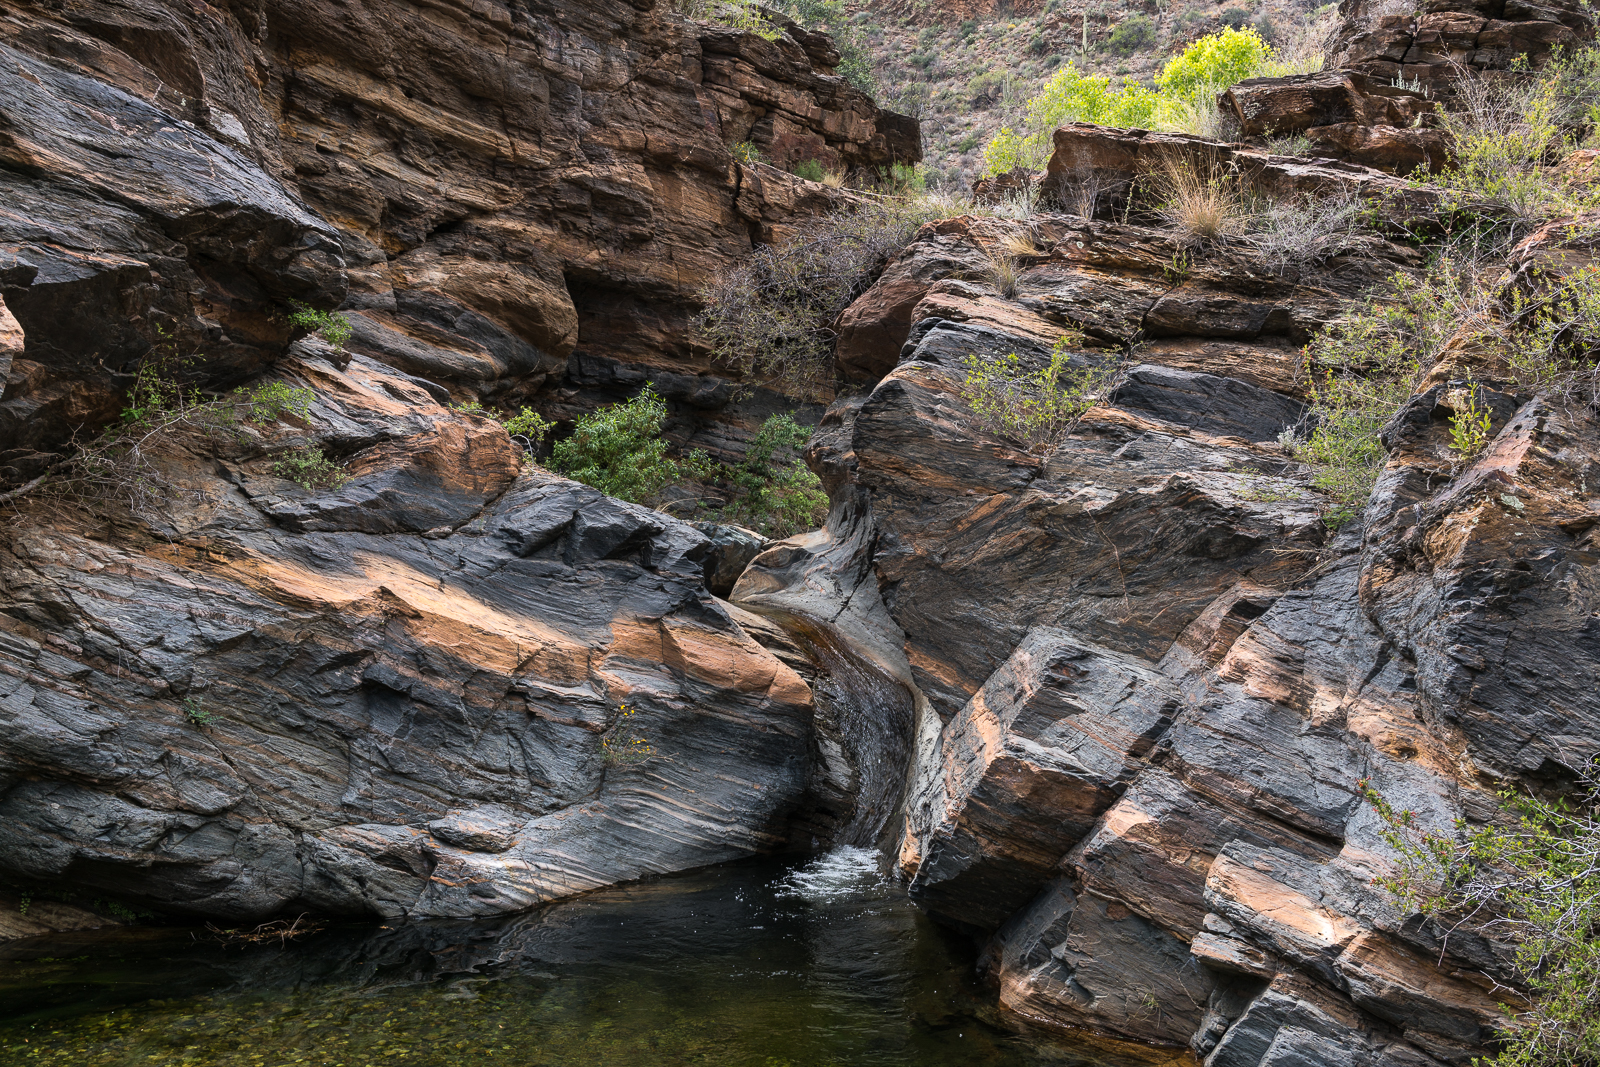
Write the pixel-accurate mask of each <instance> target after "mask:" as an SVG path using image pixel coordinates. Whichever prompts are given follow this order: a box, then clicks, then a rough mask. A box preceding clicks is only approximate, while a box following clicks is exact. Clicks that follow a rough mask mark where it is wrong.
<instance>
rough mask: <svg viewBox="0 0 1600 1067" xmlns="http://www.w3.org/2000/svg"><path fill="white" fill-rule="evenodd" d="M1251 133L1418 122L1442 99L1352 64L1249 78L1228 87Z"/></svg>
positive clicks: (1230, 102)
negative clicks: (1381, 78)
mask: <svg viewBox="0 0 1600 1067" xmlns="http://www.w3.org/2000/svg"><path fill="white" fill-rule="evenodd" d="M1219 103H1220V104H1221V105H1222V106H1224V107H1227V108H1230V109H1231V110H1232V111H1233V113H1234V115H1235V116H1236V117H1237V118H1238V120H1239V130H1240V132H1241V133H1242V134H1243V135H1244V136H1246V137H1277V136H1283V135H1285V134H1291V133H1302V132H1304V131H1306V130H1309V129H1311V128H1312V127H1315V126H1333V125H1337V124H1339V123H1345V122H1353V123H1355V124H1356V125H1358V126H1395V127H1400V128H1406V127H1411V126H1416V125H1418V124H1419V121H1420V120H1422V119H1424V118H1425V117H1431V116H1432V115H1433V113H1434V112H1435V110H1436V109H1437V107H1438V105H1437V104H1436V103H1435V102H1434V101H1432V100H1429V99H1428V98H1427V97H1425V96H1423V95H1422V94H1421V93H1419V92H1412V91H1411V90H1409V89H1401V88H1397V87H1396V86H1393V85H1390V84H1388V83H1385V82H1379V81H1378V80H1377V79H1375V78H1370V77H1368V76H1367V75H1365V74H1361V73H1359V72H1357V71H1349V70H1324V71H1318V72H1317V73H1315V74H1291V75H1289V76H1287V77H1282V78H1248V79H1246V80H1244V81H1242V82H1239V83H1238V84H1237V85H1234V86H1233V87H1232V88H1230V89H1228V91H1227V92H1225V93H1223V94H1222V96H1221V97H1220V99H1219Z"/></svg>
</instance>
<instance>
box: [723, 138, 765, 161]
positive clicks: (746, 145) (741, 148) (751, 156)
mask: <svg viewBox="0 0 1600 1067" xmlns="http://www.w3.org/2000/svg"><path fill="white" fill-rule="evenodd" d="M728 153H729V154H730V155H732V156H733V158H734V159H736V160H738V161H739V162H740V163H765V162H766V161H767V155H766V153H765V152H763V151H761V149H759V148H757V147H756V146H755V145H754V144H752V143H751V142H749V141H735V142H734V143H733V144H732V145H729V146H728Z"/></svg>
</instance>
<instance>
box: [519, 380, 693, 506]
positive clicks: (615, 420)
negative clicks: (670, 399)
mask: <svg viewBox="0 0 1600 1067" xmlns="http://www.w3.org/2000/svg"><path fill="white" fill-rule="evenodd" d="M666 419H667V402H666V401H665V400H663V399H662V398H661V397H660V395H659V394H657V393H656V391H655V390H654V389H652V388H651V387H650V386H648V385H647V386H645V388H644V390H643V391H642V392H640V393H639V395H638V396H636V397H634V398H633V399H632V400H629V401H627V402H626V403H623V404H612V405H610V406H609V407H604V408H601V409H599V410H598V411H593V412H590V413H589V414H588V415H585V416H583V417H582V418H580V419H579V420H578V421H577V424H576V425H575V427H574V428H573V432H572V436H570V437H568V438H566V439H565V440H563V441H557V442H556V445H555V449H554V452H553V453H552V456H551V462H550V466H551V469H552V470H555V471H557V472H558V473H560V474H564V475H566V476H567V477H569V478H572V479H574V480H575V481H580V482H582V483H583V484H585V485H592V486H594V487H595V488H596V489H598V490H600V491H601V492H602V493H605V494H607V495H609V496H614V497H620V498H621V499H623V500H631V501H633V502H634V503H636V504H650V503H654V502H655V501H656V500H657V499H659V498H660V495H661V491H662V490H663V489H665V488H666V487H667V486H669V485H672V484H674V483H677V482H683V481H688V480H690V479H692V478H695V477H698V476H702V475H705V474H708V473H710V460H708V459H707V458H706V457H705V454H704V453H699V452H696V453H692V454H690V455H689V456H688V457H687V458H685V459H683V460H678V459H674V458H673V457H671V456H669V455H668V454H667V442H666V439H665V438H664V437H662V436H661V430H662V427H663V426H664V424H665V423H666Z"/></svg>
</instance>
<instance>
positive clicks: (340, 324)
mask: <svg viewBox="0 0 1600 1067" xmlns="http://www.w3.org/2000/svg"><path fill="white" fill-rule="evenodd" d="M293 307H294V310H293V311H291V312H290V313H289V323H290V325H292V326H296V327H298V328H300V329H302V330H306V331H307V332H309V333H314V334H316V335H317V336H318V337H321V338H322V339H323V340H324V341H326V342H328V343H329V344H330V345H332V346H333V347H334V348H343V347H344V343H345V342H346V341H348V340H350V334H351V332H352V327H351V325H350V320H349V319H347V318H345V317H344V316H343V315H340V314H337V313H335V312H332V311H319V310H317V309H316V308H314V307H309V306H307V305H305V304H302V303H299V302H298V301H296V302H295V303H294V304H293Z"/></svg>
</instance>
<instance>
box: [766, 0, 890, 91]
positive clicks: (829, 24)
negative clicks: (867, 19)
mask: <svg viewBox="0 0 1600 1067" xmlns="http://www.w3.org/2000/svg"><path fill="white" fill-rule="evenodd" d="M776 6H777V7H778V9H779V10H781V11H782V12H783V13H784V14H786V15H788V16H789V17H790V18H792V19H794V20H795V21H796V22H798V23H799V24H800V25H802V26H804V27H806V28H807V29H812V30H822V31H824V32H826V33H827V34H829V35H830V36H832V37H833V44H834V47H835V48H837V49H838V50H839V66H838V67H837V68H835V70H836V73H837V74H838V75H839V76H840V77H841V78H843V79H844V80H845V81H847V82H849V83H850V84H851V85H853V86H855V87H856V88H857V89H860V90H861V91H862V92H864V93H866V94H867V95H868V96H873V97H875V96H877V95H878V92H879V87H878V76H877V73H876V72H875V71H874V69H873V63H872V49H871V46H870V45H869V44H868V42H867V39H866V35H865V34H864V33H863V32H862V29H861V27H860V26H859V25H858V24H857V23H858V21H859V20H860V18H861V16H862V15H867V14H868V13H867V12H861V14H860V15H858V16H857V17H856V19H851V18H850V17H849V15H848V14H847V12H846V11H845V8H844V0H780V2H779V3H778V4H777V5H776Z"/></svg>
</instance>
